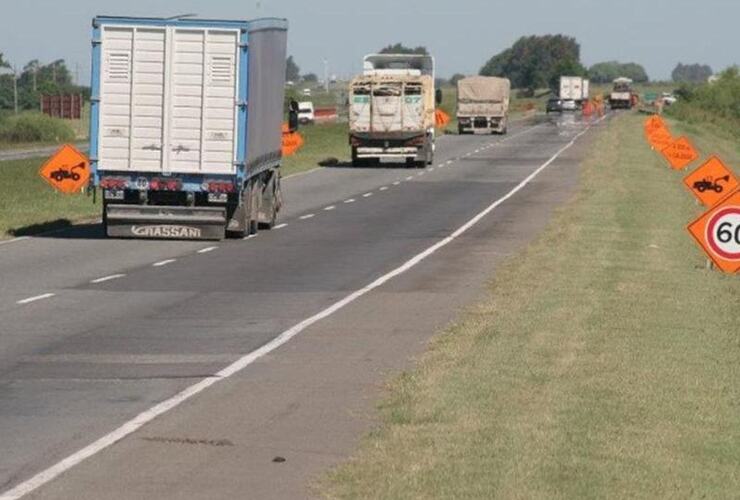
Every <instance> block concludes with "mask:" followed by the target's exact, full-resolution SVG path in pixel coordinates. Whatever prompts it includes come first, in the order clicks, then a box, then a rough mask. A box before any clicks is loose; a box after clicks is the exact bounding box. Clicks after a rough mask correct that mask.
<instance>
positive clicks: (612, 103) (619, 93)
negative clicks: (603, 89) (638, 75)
mask: <svg viewBox="0 0 740 500" xmlns="http://www.w3.org/2000/svg"><path fill="white" fill-rule="evenodd" d="M633 103H634V101H633V98H632V80H630V79H629V78H617V79H616V80H614V88H613V89H612V93H611V94H610V95H609V107H611V108H612V109H632V105H633Z"/></svg>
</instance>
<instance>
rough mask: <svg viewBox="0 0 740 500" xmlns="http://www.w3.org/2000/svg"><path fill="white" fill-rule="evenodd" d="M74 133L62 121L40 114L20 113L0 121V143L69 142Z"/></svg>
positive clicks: (72, 138)
mask: <svg viewBox="0 0 740 500" xmlns="http://www.w3.org/2000/svg"><path fill="white" fill-rule="evenodd" d="M74 140H75V132H74V130H73V129H72V127H70V126H69V125H68V124H67V123H65V122H64V121H63V120H59V119H56V118H51V117H48V116H46V115H44V114H41V113H22V114H20V115H18V116H6V117H4V118H2V119H0V142H10V143H22V142H70V141H74Z"/></svg>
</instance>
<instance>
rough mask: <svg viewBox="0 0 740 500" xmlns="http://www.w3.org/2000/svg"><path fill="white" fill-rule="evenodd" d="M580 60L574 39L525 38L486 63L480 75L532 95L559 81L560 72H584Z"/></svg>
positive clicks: (554, 37) (579, 52)
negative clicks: (508, 82)
mask: <svg viewBox="0 0 740 500" xmlns="http://www.w3.org/2000/svg"><path fill="white" fill-rule="evenodd" d="M580 59H581V47H580V45H579V44H578V42H577V41H576V39H575V38H572V37H568V36H565V35H545V36H536V35H533V36H525V37H522V38H520V39H519V40H517V41H516V42H515V43H514V45H512V46H511V47H510V48H508V49H506V50H504V51H502V52H500V53H498V54H496V55H495V56H493V57H492V58H491V59H489V60H488V61H487V62H486V64H485V65H484V66H483V67H482V68H481V70H480V74H481V75H483V76H501V77H506V78H509V79H510V80H511V84H512V85H513V86H514V87H515V88H524V89H528V90H529V91H530V92H534V91H535V90H536V89H538V88H542V87H545V86H548V85H549V84H550V83H551V82H552V81H553V80H554V79H555V78H557V77H559V76H560V74H559V73H558V72H559V71H560V70H561V68H566V67H567V69H568V70H572V71H578V72H581V71H583V68H582V66H581V64H580Z"/></svg>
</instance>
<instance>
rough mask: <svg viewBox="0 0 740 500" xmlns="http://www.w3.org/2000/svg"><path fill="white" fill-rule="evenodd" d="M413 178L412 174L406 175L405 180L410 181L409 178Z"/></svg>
mask: <svg viewBox="0 0 740 500" xmlns="http://www.w3.org/2000/svg"><path fill="white" fill-rule="evenodd" d="M413 178H414V176H413V175H409V176H408V177H406V180H407V181H410V180H411V179H413Z"/></svg>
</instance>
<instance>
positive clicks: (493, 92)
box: [457, 76, 511, 134]
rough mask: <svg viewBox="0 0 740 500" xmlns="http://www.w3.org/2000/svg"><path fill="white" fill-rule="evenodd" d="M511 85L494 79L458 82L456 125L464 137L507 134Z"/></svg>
mask: <svg viewBox="0 0 740 500" xmlns="http://www.w3.org/2000/svg"><path fill="white" fill-rule="evenodd" d="M510 94H511V82H510V81H509V80H508V79H507V78H497V77H494V76H471V77H468V78H463V79H461V80H459V81H458V82H457V123H458V132H459V133H461V134H467V133H471V134H492V133H498V134H505V133H506V130H507V126H508V117H509V99H510Z"/></svg>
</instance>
